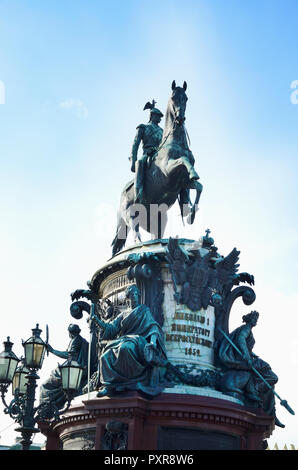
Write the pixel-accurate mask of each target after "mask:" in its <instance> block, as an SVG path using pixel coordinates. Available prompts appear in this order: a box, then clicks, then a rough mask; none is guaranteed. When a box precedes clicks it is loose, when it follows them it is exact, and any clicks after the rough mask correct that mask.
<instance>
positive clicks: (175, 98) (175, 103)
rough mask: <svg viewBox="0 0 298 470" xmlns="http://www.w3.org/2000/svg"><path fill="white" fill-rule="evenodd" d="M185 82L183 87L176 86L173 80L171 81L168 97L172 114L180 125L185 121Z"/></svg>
mask: <svg viewBox="0 0 298 470" xmlns="http://www.w3.org/2000/svg"><path fill="white" fill-rule="evenodd" d="M186 88H187V83H186V82H184V83H183V87H180V86H176V82H175V80H174V81H173V83H172V96H171V98H170V101H171V105H172V112H173V115H174V119H175V123H176V124H178V125H179V126H181V125H182V124H183V123H184V121H185V109H186V103H187V100H188V98H187V96H186V93H185V92H186Z"/></svg>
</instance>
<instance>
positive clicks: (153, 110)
mask: <svg viewBox="0 0 298 470" xmlns="http://www.w3.org/2000/svg"><path fill="white" fill-rule="evenodd" d="M155 105H156V101H154V100H152V103H150V101H147V103H146V104H145V106H144V109H143V110H144V111H145V109H150V115H151V114H158V115H159V116H160V117H163V114H162V112H161V111H160V110H159V109H157V108H156V107H155Z"/></svg>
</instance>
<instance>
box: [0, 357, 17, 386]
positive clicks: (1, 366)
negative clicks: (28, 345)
mask: <svg viewBox="0 0 298 470" xmlns="http://www.w3.org/2000/svg"><path fill="white" fill-rule="evenodd" d="M17 365H18V360H17V359H14V358H12V357H0V382H3V383H10V382H11V381H12V379H13V376H14V373H15V370H16V368H17Z"/></svg>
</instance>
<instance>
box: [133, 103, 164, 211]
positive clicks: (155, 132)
mask: <svg viewBox="0 0 298 470" xmlns="http://www.w3.org/2000/svg"><path fill="white" fill-rule="evenodd" d="M155 104H156V101H154V100H152V103H150V102H148V103H146V104H145V106H144V110H146V109H150V118H149V122H148V124H140V125H139V126H138V127H137V133H136V136H135V139H134V142H133V146H132V150H131V156H130V157H129V159H130V161H131V171H132V172H133V173H134V172H136V178H135V180H136V181H135V202H138V203H142V202H144V195H145V194H144V179H145V174H146V169H147V168H148V167H150V165H151V162H152V161H153V159H154V156H155V154H156V151H157V149H158V147H159V145H160V143H161V139H162V134H163V130H162V128H161V127H160V126H159V125H158V124H159V123H160V121H161V118H162V117H163V114H162V112H161V111H160V110H159V109H157V108H155ZM141 142H142V143H143V156H142V158H141V159H140V160H137V156H138V149H139V146H140V143H141Z"/></svg>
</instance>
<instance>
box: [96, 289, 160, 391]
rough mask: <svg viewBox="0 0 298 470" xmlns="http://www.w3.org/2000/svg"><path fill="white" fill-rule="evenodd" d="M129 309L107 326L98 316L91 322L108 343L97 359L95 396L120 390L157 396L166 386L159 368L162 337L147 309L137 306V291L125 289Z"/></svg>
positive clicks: (138, 296) (141, 305) (140, 305)
mask: <svg viewBox="0 0 298 470" xmlns="http://www.w3.org/2000/svg"><path fill="white" fill-rule="evenodd" d="M125 294H126V298H127V300H128V303H129V304H130V306H129V309H128V310H126V311H125V312H123V313H120V314H119V315H118V316H117V317H116V318H115V319H114V320H113V321H111V322H110V323H106V322H103V321H101V320H100V319H99V318H98V317H97V316H93V319H94V321H96V322H97V324H98V326H99V327H100V328H101V329H102V333H101V339H102V340H107V341H108V342H107V344H106V346H105V347H104V349H103V351H102V353H101V355H100V357H99V363H100V367H99V369H100V383H101V385H102V387H101V389H100V390H99V392H98V394H97V396H98V397H102V396H105V395H110V394H113V393H114V392H121V391H123V390H138V391H141V392H143V393H145V394H147V395H151V396H156V395H158V394H159V393H161V392H162V390H163V389H164V388H165V386H167V385H168V384H167V383H166V382H165V381H164V380H163V375H164V371H163V369H162V368H161V367H160V366H161V365H162V364H163V363H165V361H166V351H165V346H164V334H163V331H162V329H161V327H160V325H159V324H158V323H157V322H156V321H155V320H154V318H153V316H152V314H151V312H150V309H149V308H148V307H147V306H146V305H143V304H140V292H139V289H138V288H137V287H136V286H135V285H132V286H130V287H128V288H127V289H126V292H125Z"/></svg>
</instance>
